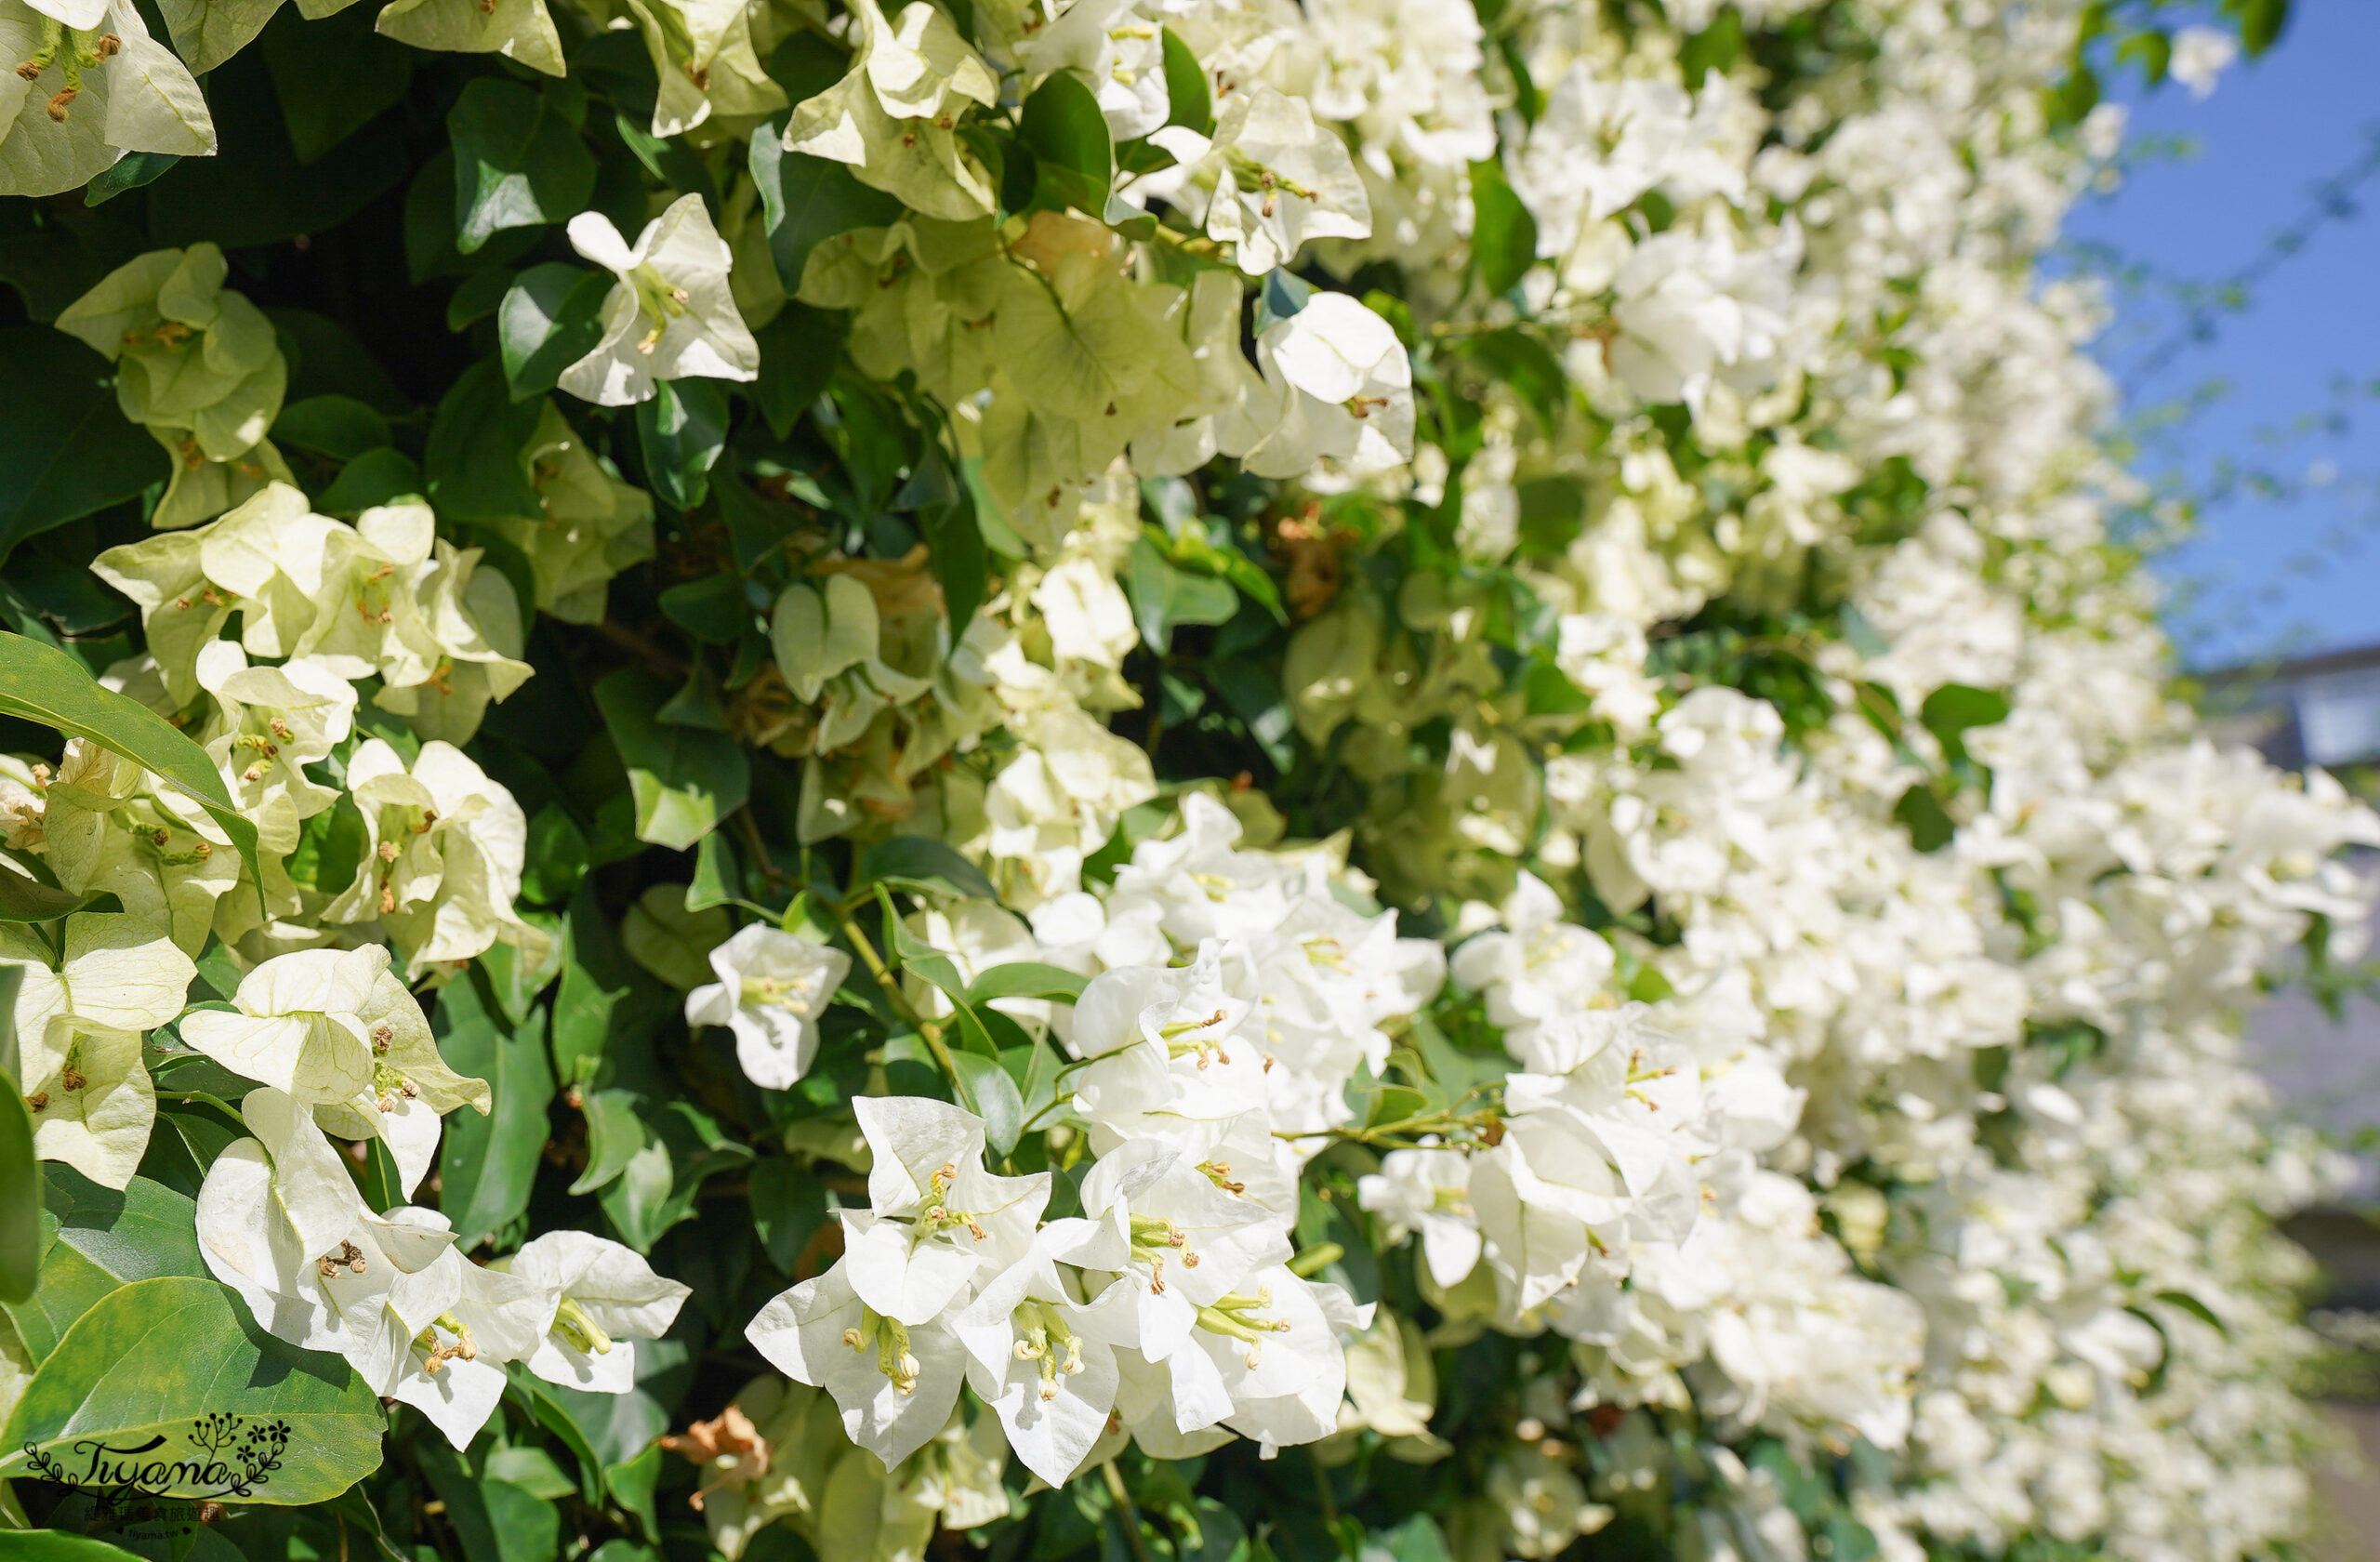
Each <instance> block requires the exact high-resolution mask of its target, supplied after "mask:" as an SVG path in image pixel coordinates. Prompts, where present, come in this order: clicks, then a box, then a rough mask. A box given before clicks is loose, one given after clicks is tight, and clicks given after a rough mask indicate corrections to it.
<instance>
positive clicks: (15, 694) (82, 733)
mask: <svg viewBox="0 0 2380 1562" xmlns="http://www.w3.org/2000/svg"><path fill="white" fill-rule="evenodd" d="M0 716H17V717H21V718H23V719H24V720H25V721H38V722H40V723H41V724H42V725H43V726H45V727H50V728H53V729H55V730H56V731H59V732H61V733H64V734H66V735H68V736H69V737H80V738H86V739H88V740H89V741H91V742H93V743H96V744H98V745H99V747H100V748H105V749H108V750H110V751H111V752H112V753H117V754H121V755H123V756H124V757H125V758H126V759H127V760H131V761H134V762H135V763H137V764H139V765H141V766H144V767H145V768H147V769H148V770H150V771H152V772H153V773H154V774H158V775H160V776H162V777H164V778H165V780H166V781H167V782H169V783H171V784H172V785H173V786H174V787H176V788H179V790H181V791H182V792H184V793H186V794H188V795H189V797H190V798H191V799H192V801H195V802H196V803H197V804H198V805H199V806H200V807H201V808H204V809H205V810H206V814H207V817H209V818H211V819H213V820H214V821H215V823H216V825H217V826H218V827H219V828H221V830H222V831H223V833H224V834H225V835H227V836H229V837H230V838H231V844H232V846H233V847H235V848H236V849H237V850H238V851H239V854H240V861H241V862H242V864H244V865H245V867H246V868H247V870H248V878H249V881H250V882H252V883H260V882H262V881H263V875H262V874H261V873H259V872H258V868H257V827H256V826H254V825H252V824H250V823H249V822H248V821H247V819H246V818H245V816H243V815H242V814H241V813H240V811H239V810H238V809H237V808H235V807H233V806H232V805H231V793H229V792H227V791H226V790H224V788H223V777H222V776H221V775H220V774H218V772H217V771H216V769H215V761H213V760H211V759H209V758H207V755H206V750H205V749H204V748H200V747H199V746H198V745H197V744H195V743H192V741H191V740H190V739H189V738H187V737H185V736H183V735H182V734H181V733H180V732H179V731H178V730H177V729H175V728H174V727H173V726H171V725H170V724H168V723H167V721H165V718H164V717H163V716H160V715H158V714H157V713H156V712H155V711H153V710H152V709H150V708H148V707H147V706H145V705H142V704H141V703H140V702H139V701H138V700H134V699H127V698H126V697H125V696H124V695H119V694H117V693H116V692H115V691H114V690H112V689H102V688H100V687H99V681H98V680H97V679H95V678H93V677H92V676H91V673H90V669H89V668H86V667H85V666H84V665H83V664H82V663H81V662H78V661H76V660H75V659H74V658H73V657H72V656H70V655H66V653H64V652H63V651H58V650H53V649H52V648H50V647H49V646H46V645H44V644H42V643H41V642H38V641H33V640H27V639H26V638H25V637H24V636H22V635H13V634H7V633H5V632H0Z"/></svg>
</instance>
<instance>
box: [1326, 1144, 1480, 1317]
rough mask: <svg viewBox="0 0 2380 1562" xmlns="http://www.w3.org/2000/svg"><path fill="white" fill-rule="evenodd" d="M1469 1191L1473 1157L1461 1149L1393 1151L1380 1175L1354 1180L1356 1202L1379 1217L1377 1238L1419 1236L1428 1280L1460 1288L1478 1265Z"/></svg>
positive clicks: (1393, 1239)
mask: <svg viewBox="0 0 2380 1562" xmlns="http://www.w3.org/2000/svg"><path fill="white" fill-rule="evenodd" d="M1470 1190H1471V1158H1470V1157H1469V1156H1466V1155H1464V1154H1463V1153H1462V1152H1461V1150H1449V1149H1419V1150H1391V1151H1389V1152H1388V1154H1386V1155H1384V1156H1382V1158H1381V1162H1380V1170H1379V1171H1376V1172H1372V1173H1370V1174H1369V1175H1367V1176H1364V1177H1360V1178H1357V1179H1356V1182H1355V1202H1356V1203H1357V1204H1358V1205H1359V1206H1361V1207H1362V1208H1363V1209H1366V1210H1369V1211H1371V1212H1372V1213H1373V1214H1376V1215H1378V1216H1380V1217H1381V1226H1382V1231H1381V1234H1382V1237H1384V1238H1387V1239H1388V1240H1389V1241H1391V1242H1400V1241H1403V1240H1404V1239H1405V1238H1406V1237H1407V1236H1408V1234H1409V1233H1412V1232H1415V1231H1418V1232H1420V1233H1421V1257H1422V1261H1423V1262H1424V1263H1426V1264H1428V1265H1429V1266H1430V1277H1431V1278H1432V1279H1434V1280H1435V1281H1436V1282H1437V1283H1438V1284H1439V1285H1440V1286H1442V1287H1446V1286H1454V1285H1459V1284H1461V1281H1462V1279H1463V1277H1465V1276H1467V1275H1469V1274H1470V1273H1471V1271H1472V1270H1473V1269H1474V1268H1476V1267H1477V1266H1478V1264H1479V1222H1478V1221H1477V1220H1476V1219H1474V1217H1473V1215H1472V1212H1471V1192H1470Z"/></svg>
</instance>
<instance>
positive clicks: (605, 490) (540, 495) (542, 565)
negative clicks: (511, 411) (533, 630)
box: [487, 401, 653, 624]
mask: <svg viewBox="0 0 2380 1562" xmlns="http://www.w3.org/2000/svg"><path fill="white" fill-rule="evenodd" d="M521 458H522V460H523V461H524V462H526V463H527V464H528V468H529V481H530V483H531V485H532V486H534V487H535V488H536V490H537V499H538V503H539V505H540V506H541V510H542V513H540V514H538V515H536V516H535V517H531V516H506V517H500V518H498V519H497V520H496V521H493V522H490V523H487V524H488V525H489V526H490V527H491V528H492V529H493V530H494V531H495V532H496V534H497V535H499V536H502V537H503V538H504V539H505V540H506V541H508V542H509V543H511V544H512V546H513V547H515V548H518V549H521V551H522V553H524V554H526V555H528V559H529V567H530V569H531V570H532V571H534V572H535V574H536V580H537V611H538V612H540V613H547V614H550V615H552V616H554V617H556V618H560V619H562V620H563V621H564V622H566V623H572V624H599V623H601V622H602V620H603V610H604V604H605V602H607V601H608V599H609V597H610V592H611V582H612V577H613V576H615V575H618V574H619V573H620V572H621V571H622V570H624V569H626V568H628V566H629V565H630V564H633V563H638V562H639V561H641V560H644V559H650V558H652V557H653V500H652V498H651V497H650V496H648V495H647V494H646V493H645V492H644V490H643V489H641V488H637V487H633V486H631V485H630V484H628V483H623V482H621V481H620V479H619V478H618V477H617V476H615V475H614V474H613V473H612V472H610V471H608V470H605V468H604V466H603V463H602V461H600V460H598V459H597V458H596V457H595V455H594V453H593V452H592V451H591V450H589V449H588V444H587V442H586V441H585V440H584V439H582V438H580V437H579V434H578V432H577V430H575V429H573V428H572V427H571V426H570V420H569V419H568V418H566V417H563V416H562V411H561V409H560V408H558V407H556V406H555V405H554V404H553V403H552V402H551V401H547V402H544V403H541V404H539V410H538V413H537V428H536V432H535V433H533V434H532V435H530V437H529V443H528V445H527V446H526V447H525V448H524V449H523V450H522V453H521Z"/></svg>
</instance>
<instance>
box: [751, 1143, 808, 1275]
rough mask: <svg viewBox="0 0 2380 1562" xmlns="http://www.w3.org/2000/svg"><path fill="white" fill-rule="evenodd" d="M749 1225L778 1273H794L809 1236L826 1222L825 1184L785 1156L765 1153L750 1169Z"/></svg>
mask: <svg viewBox="0 0 2380 1562" xmlns="http://www.w3.org/2000/svg"><path fill="white" fill-rule="evenodd" d="M749 1186H750V1188H751V1190H752V1191H751V1199H752V1224H753V1227H754V1229H755V1230H757V1231H758V1232H759V1233H760V1246H761V1248H762V1249H763V1250H765V1251H767V1253H768V1255H769V1262H770V1263H772V1264H775V1265H776V1266H777V1271H778V1273H780V1274H784V1275H790V1274H792V1273H793V1266H794V1264H795V1263H796V1262H797V1261H798V1260H799V1259H800V1257H801V1253H802V1250H803V1249H805V1248H807V1247H808V1246H809V1245H810V1238H813V1237H815V1236H816V1235H817V1234H818V1230H819V1228H820V1227H821V1226H823V1225H825V1224H826V1185H825V1184H823V1183H821V1182H820V1181H819V1180H818V1179H817V1178H816V1177H815V1176H813V1175H812V1174H811V1173H810V1172H809V1171H805V1170H804V1169H803V1168H801V1167H800V1166H798V1165H796V1164H795V1163H794V1162H793V1160H792V1159H791V1158H788V1157H786V1156H767V1157H764V1158H762V1159H760V1161H759V1162H757V1163H756V1164H755V1165H754V1166H753V1168H752V1176H751V1181H750V1183H749Z"/></svg>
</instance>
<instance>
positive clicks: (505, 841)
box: [323, 737, 546, 977]
mask: <svg viewBox="0 0 2380 1562" xmlns="http://www.w3.org/2000/svg"><path fill="white" fill-rule="evenodd" d="M347 784H348V788H349V791H350V795H351V796H352V797H353V799H354V801H355V806H356V808H357V809H358V810H359V811H361V812H362V814H363V815H364V845H365V850H364V856H363V858H362V860H361V861H360V862H359V863H358V864H357V866H356V873H355V881H354V882H353V883H352V884H350V886H349V887H348V888H347V889H346V890H345V891H344V892H343V893H341V894H340V895H339V896H338V898H337V899H336V900H334V901H333V902H332V903H331V904H330V905H329V906H328V907H325V908H324V911H323V920H324V921H326V922H365V921H374V920H377V923H378V924H379V926H380V927H382V928H384V929H386V930H387V931H388V932H389V933H391V934H393V935H394V936H395V938H396V939H397V941H398V943H399V945H400V946H402V947H403V950H404V953H405V961H406V963H405V970H406V972H407V973H408V975H411V976H415V977H418V976H419V975H420V974H421V973H423V972H425V971H427V970H428V969H429V968H430V966H432V965H435V964H438V963H441V962H444V961H454V960H470V959H472V958H474V957H476V956H478V955H481V954H484V953H485V952H486V951H487V949H488V947H489V946H491V945H493V944H496V943H498V942H502V943H506V944H510V945H512V946H514V947H516V948H518V949H520V950H521V951H522V958H523V959H525V960H529V961H530V962H531V963H532V964H534V963H536V960H540V959H542V958H543V955H544V951H545V948H546V934H545V933H542V932H540V931H538V930H537V929H536V928H534V927H531V926H530V925H528V924H527V923H526V922H523V921H522V920H521V916H520V913H519V912H518V911H517V910H515V909H514V907H513V902H514V901H515V900H517V899H518V898H519V896H520V894H521V871H522V865H523V863H524V862H525V861H526V859H527V856H528V849H529V821H528V819H527V818H526V817H525V816H524V815H523V814H522V812H521V805H520V803H518V802H517V801H514V800H513V797H512V794H511V793H510V792H509V791H507V790H506V789H505V788H503V787H501V786H499V785H498V784H496V782H494V781H492V780H490V779H489V778H488V774H487V773H486V772H485V771H483V770H482V769H481V768H480V767H479V766H478V765H477V764H475V763H474V762H472V761H471V760H470V759H469V757H468V756H466V755H465V754H464V753H463V751H462V750H461V749H459V748H456V747H455V746H454V745H452V744H449V743H444V742H440V741H437V740H435V739H433V740H431V741H430V742H428V743H425V744H423V745H422V746H421V752H420V753H419V754H417V755H416V756H415V758H414V762H413V765H412V768H411V769H410V770H408V769H407V768H406V765H405V762H404V760H403V758H402V757H401V756H400V755H399V754H398V753H397V751H396V749H395V748H391V747H390V745H389V744H388V743H387V742H385V741H383V740H382V739H380V738H377V737H376V738H369V739H366V740H365V741H364V742H363V743H361V744H358V745H357V746H356V749H355V752H354V753H353V754H351V755H350V756H349V757H348V761H347Z"/></svg>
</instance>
